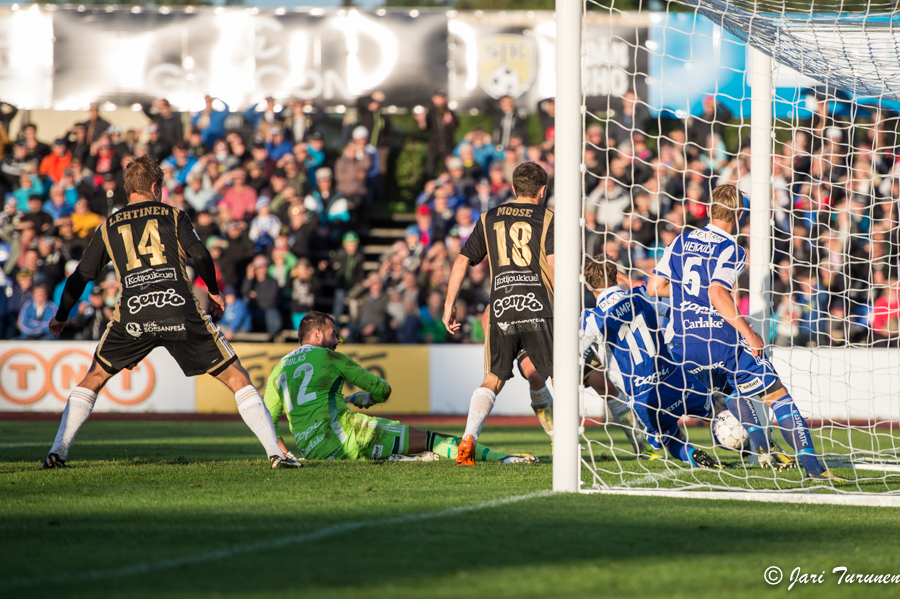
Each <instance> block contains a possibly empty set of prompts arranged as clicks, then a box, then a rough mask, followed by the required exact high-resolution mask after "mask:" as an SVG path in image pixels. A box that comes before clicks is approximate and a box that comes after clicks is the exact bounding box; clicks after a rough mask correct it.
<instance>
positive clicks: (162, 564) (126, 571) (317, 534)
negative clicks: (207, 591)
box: [0, 491, 553, 591]
mask: <svg viewBox="0 0 900 599" xmlns="http://www.w3.org/2000/svg"><path fill="white" fill-rule="evenodd" d="M552 494H553V491H541V492H539V493H529V494H527V495H516V496H514V497H506V498H504V499H494V500H492V501H485V502H483V503H476V504H474V505H465V506H460V507H454V508H449V509H446V510H441V511H439V512H430V513H424V514H411V515H408V516H397V517H394V518H385V519H384V520H371V521H361V522H348V523H345V524H335V525H333V526H326V527H325V528H320V529H318V530H313V531H311V532H307V533H302V534H297V535H290V536H286V537H281V538H278V539H272V540H271V541H260V542H258V543H250V544H247V545H237V546H234V547H229V548H227V549H219V550H217V551H207V552H205V553H199V554H197V555H192V556H187V557H177V558H173V559H166V560H159V561H155V562H144V563H140V564H134V565H131V566H123V567H121V568H110V569H106V570H92V571H87V572H75V573H71V574H60V575H58V576H42V577H40V578H14V579H10V580H5V581H0V591H4V590H9V589H19V588H27V587H36V586H48V585H55V584H66V583H72V582H89V581H93V580H106V579H109V578H121V577H124V576H133V575H135V574H146V573H148V572H156V571H159V570H169V569H172V568H180V567H183V566H190V565H194V564H200V563H203V562H210V561H214V560H219V559H227V558H231V557H235V556H238V555H245V554H248V553H256V552H258V551H269V550H271V549H279V548H281V547H285V546H288V545H300V544H303V543H308V542H310V541H318V540H320V539H325V538H328V537H334V536H337V535H341V534H344V533H347V532H351V531H355V530H360V529H363V528H377V527H383V526H393V525H397V524H408V523H410V522H420V521H423V520H436V519H438V518H448V517H451V516H456V515H459V514H465V513H467V512H476V511H479V510H486V509H490V508H494V507H499V506H502V505H509V504H512V503H519V502H520V501H527V500H529V499H536V498H538V497H548V496H550V495H552Z"/></svg>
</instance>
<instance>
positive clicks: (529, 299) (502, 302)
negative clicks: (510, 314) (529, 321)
mask: <svg viewBox="0 0 900 599" xmlns="http://www.w3.org/2000/svg"><path fill="white" fill-rule="evenodd" d="M543 309H544V304H542V303H541V302H540V301H539V300H538V299H537V298H536V297H535V295H534V294H533V293H529V294H526V295H509V296H507V297H503V298H500V299H498V300H497V301H495V302H494V316H496V317H497V318H500V317H501V316H503V313H504V312H506V311H507V310H515V311H516V312H523V311H525V310H529V311H531V312H540V311H541V310H543Z"/></svg>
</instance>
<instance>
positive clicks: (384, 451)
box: [332, 411, 409, 460]
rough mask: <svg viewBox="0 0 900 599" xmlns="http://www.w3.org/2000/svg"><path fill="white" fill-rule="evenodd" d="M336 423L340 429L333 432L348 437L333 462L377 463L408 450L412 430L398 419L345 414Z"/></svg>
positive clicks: (335, 428)
mask: <svg viewBox="0 0 900 599" xmlns="http://www.w3.org/2000/svg"><path fill="white" fill-rule="evenodd" d="M335 424H337V425H338V426H337V427H332V428H333V430H335V432H337V431H338V430H340V431H341V432H343V433H344V435H343V436H344V437H345V438H344V439H342V440H341V448H340V449H339V450H338V451H337V452H335V454H334V455H333V457H332V459H335V460H378V459H385V458H387V457H389V456H391V455H393V454H397V455H405V454H406V453H407V452H408V451H409V427H408V426H406V425H405V424H401V423H399V422H397V421H396V420H388V419H386V418H376V417H374V416H366V415H365V414H359V413H356V412H351V411H346V412H342V413H341V414H340V415H339V416H338V418H337V422H336V423H335ZM338 434H339V433H338ZM339 435H340V434H339Z"/></svg>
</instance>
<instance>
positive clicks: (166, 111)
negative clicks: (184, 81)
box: [142, 98, 184, 161]
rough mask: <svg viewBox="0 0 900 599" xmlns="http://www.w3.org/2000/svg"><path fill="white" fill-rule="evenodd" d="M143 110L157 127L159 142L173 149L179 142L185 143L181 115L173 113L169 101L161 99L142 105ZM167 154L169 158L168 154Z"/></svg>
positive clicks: (159, 158)
mask: <svg viewBox="0 0 900 599" xmlns="http://www.w3.org/2000/svg"><path fill="white" fill-rule="evenodd" d="M142 108H143V110H144V114H145V115H147V118H149V119H150V120H151V121H152V122H153V124H154V125H155V126H156V129H155V130H154V132H155V133H158V135H159V137H158V141H159V142H162V143H163V144H165V145H166V146H167V147H169V148H171V147H173V146H174V145H175V144H176V143H178V142H179V141H184V125H182V123H181V115H180V114H177V113H175V112H173V111H172V105H171V104H169V101H168V100H166V99H165V98H160V99H157V100H154V101H153V103H152V104H150V105H147V104H144V105H142ZM165 154H166V156H168V152H165ZM151 155H152V154H151ZM166 156H161V157H156V156H153V158H154V159H156V160H157V161H159V160H162V159H163V158H166Z"/></svg>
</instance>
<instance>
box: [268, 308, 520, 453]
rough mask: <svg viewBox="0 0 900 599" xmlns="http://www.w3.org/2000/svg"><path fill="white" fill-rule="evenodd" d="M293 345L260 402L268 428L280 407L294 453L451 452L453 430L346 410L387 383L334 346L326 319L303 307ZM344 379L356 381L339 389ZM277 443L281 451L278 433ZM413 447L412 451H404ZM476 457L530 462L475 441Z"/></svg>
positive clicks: (377, 396) (455, 440)
mask: <svg viewBox="0 0 900 599" xmlns="http://www.w3.org/2000/svg"><path fill="white" fill-rule="evenodd" d="M299 335H300V347H299V348H298V349H296V350H294V351H292V352H291V353H289V354H288V355H286V356H285V357H283V358H282V359H281V361H280V362H279V363H278V365H276V366H275V368H274V369H273V370H272V374H271V375H269V381H268V383H267V384H266V394H265V402H266V406H267V407H268V408H269V412H270V413H271V414H272V420H273V422H274V424H275V430H276V431H278V420H279V419H280V418H281V413H282V412H285V413H287V417H288V424H289V426H290V429H291V434H292V435H293V437H294V440H295V441H296V442H297V451H298V452H299V453H300V456H302V457H303V458H306V459H311V460H377V459H385V458H387V459H392V460H419V461H436V460H438V459H439V457H446V458H450V459H452V460H455V459H456V454H457V449H458V447H459V443H460V438H459V437H453V436H450V435H443V434H440V433H435V432H431V431H420V430H417V429H414V428H410V427H409V426H407V425H405V424H401V423H400V422H397V421H395V420H387V419H385V418H375V417H372V416H366V415H365V414H359V413H356V412H353V411H352V410H350V408H348V407H347V404H351V405H354V406H357V407H360V408H364V409H365V408H369V407H371V406H373V405H375V404H376V403H384V402H385V401H387V400H388V398H389V397H390V396H391V386H390V385H389V384H388V383H387V382H386V381H384V380H382V379H381V378H379V377H377V376H375V375H374V374H372V373H370V372H368V371H367V370H366V369H365V368H363V367H362V366H360V365H359V364H357V363H356V362H354V361H353V359H352V358H350V357H348V356H345V355H344V354H340V353H338V352H336V351H334V350H335V348H337V346H338V343H340V342H341V339H340V338H339V337H338V335H337V329H336V327H335V324H334V319H332V318H331V316H329V315H328V314H325V313H324V312H309V313H307V314H306V316H304V317H303V320H302V321H301V322H300V330H299ZM344 381H347V382H348V383H350V384H351V385H354V386H356V387H359V388H360V389H363V391H360V392H359V393H354V394H353V395H351V396H349V397H344V396H343V394H342V392H341V391H342V389H343V387H344ZM278 445H279V446H280V447H281V449H282V450H283V451H284V452H285V453H288V450H287V447H286V446H285V444H284V440H283V439H282V438H281V434H280V433H279V438H278ZM411 454H415V455H411ZM475 455H476V459H477V460H479V461H484V462H503V463H528V464H531V463H534V462H537V457H535V456H534V455H531V454H510V455H507V454H504V453H499V452H496V451H492V450H490V449H488V448H487V447H484V446H483V445H478V446H477V451H476V453H475Z"/></svg>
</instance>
